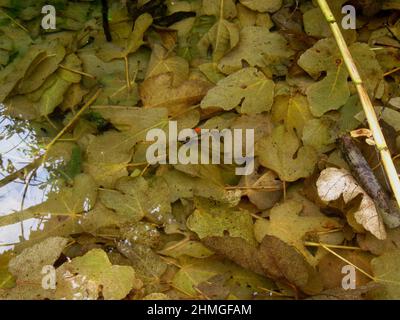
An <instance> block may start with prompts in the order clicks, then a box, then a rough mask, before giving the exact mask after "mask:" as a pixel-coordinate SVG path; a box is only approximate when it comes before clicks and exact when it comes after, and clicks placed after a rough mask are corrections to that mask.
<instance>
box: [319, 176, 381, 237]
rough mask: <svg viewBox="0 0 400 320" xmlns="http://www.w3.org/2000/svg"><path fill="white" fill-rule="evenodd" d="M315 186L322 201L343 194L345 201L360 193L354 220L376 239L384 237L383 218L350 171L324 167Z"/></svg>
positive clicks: (333, 198) (336, 197)
mask: <svg viewBox="0 0 400 320" xmlns="http://www.w3.org/2000/svg"><path fill="white" fill-rule="evenodd" d="M317 188H318V194H319V196H320V197H321V199H322V200H323V201H333V200H337V199H339V198H340V197H341V196H343V200H344V202H345V203H347V202H350V201H351V200H353V199H354V198H356V197H357V196H358V195H361V197H362V199H361V202H360V205H359V208H358V209H357V211H356V212H354V217H355V219H356V221H357V222H358V223H359V224H361V225H363V226H364V228H365V230H367V231H369V232H371V233H372V234H373V235H374V236H375V237H377V238H378V239H380V240H384V239H385V238H386V230H385V226H384V224H383V219H382V217H381V215H380V214H379V212H378V211H377V209H376V207H375V204H374V202H373V200H372V199H371V198H370V197H369V195H368V194H367V193H366V192H365V191H364V190H363V189H362V188H361V187H360V186H359V185H358V183H357V181H356V180H355V179H354V178H353V176H352V175H351V174H350V172H348V171H347V170H345V169H336V168H328V169H325V170H324V171H322V173H321V175H320V177H319V179H318V181H317Z"/></svg>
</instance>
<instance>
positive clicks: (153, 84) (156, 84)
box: [140, 73, 210, 114]
mask: <svg viewBox="0 0 400 320" xmlns="http://www.w3.org/2000/svg"><path fill="white" fill-rule="evenodd" d="M173 79H174V78H173V74H171V73H165V74H160V75H158V76H155V77H152V78H148V79H146V80H145V81H144V82H143V83H142V85H141V87H140V97H141V99H142V101H143V104H144V107H145V108H167V109H168V110H169V112H170V114H177V113H179V112H180V111H183V110H185V109H186V108H187V107H190V106H193V105H196V104H197V103H199V102H200V101H201V100H202V99H203V97H204V96H205V95H206V93H207V91H208V89H209V88H210V84H209V83H208V82H206V81H203V80H196V79H193V80H188V81H185V83H183V84H182V85H180V86H179V87H176V88H174V87H173V81H174V80H173ZM166 97H167V99H166Z"/></svg>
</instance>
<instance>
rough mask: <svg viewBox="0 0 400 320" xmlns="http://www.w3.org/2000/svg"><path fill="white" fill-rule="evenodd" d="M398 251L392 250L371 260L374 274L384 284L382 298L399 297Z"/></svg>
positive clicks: (396, 298) (399, 260) (399, 254)
mask: <svg viewBox="0 0 400 320" xmlns="http://www.w3.org/2000/svg"><path fill="white" fill-rule="evenodd" d="M399 263H400V251H399V250H392V251H389V252H386V253H384V254H383V255H381V256H380V257H377V258H375V259H373V260H372V261H371V266H372V270H373V272H374V276H375V277H376V278H378V282H379V283H381V284H383V285H384V286H385V290H384V292H382V293H381V298H383V299H394V300H398V299H400V272H399V268H398V266H399Z"/></svg>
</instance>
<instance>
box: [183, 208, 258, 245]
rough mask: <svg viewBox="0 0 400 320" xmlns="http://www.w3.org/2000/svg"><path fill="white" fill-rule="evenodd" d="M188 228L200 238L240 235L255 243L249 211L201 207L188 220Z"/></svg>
mask: <svg viewBox="0 0 400 320" xmlns="http://www.w3.org/2000/svg"><path fill="white" fill-rule="evenodd" d="M187 226H188V228H189V229H190V230H191V231H193V232H195V233H196V234H197V235H198V236H199V238H200V239H203V238H206V237H214V236H223V235H224V234H225V233H227V234H229V235H230V236H231V237H240V238H243V239H245V240H246V241H247V242H248V243H250V244H254V243H255V239H254V235H253V219H252V217H251V215H250V214H249V213H248V212H247V211H244V210H243V211H242V210H235V209H230V208H224V207H220V208H218V209H215V210H211V209H208V208H207V207H205V208H199V209H197V210H195V211H194V212H193V214H192V215H191V216H190V217H189V218H188V220H187Z"/></svg>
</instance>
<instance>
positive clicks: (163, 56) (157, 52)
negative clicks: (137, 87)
mask: <svg viewBox="0 0 400 320" xmlns="http://www.w3.org/2000/svg"><path fill="white" fill-rule="evenodd" d="M167 72H171V73H172V74H173V86H174V87H177V86H179V85H181V84H182V83H183V82H184V81H185V80H186V79H187V78H188V77H189V63H188V62H187V61H186V60H185V59H184V58H182V57H179V56H175V55H172V54H171V53H170V52H167V50H166V49H164V47H162V46H160V45H159V44H155V45H154V47H153V51H152V53H151V58H150V62H149V66H148V68H147V72H146V79H148V78H151V77H154V76H157V75H159V74H162V73H167Z"/></svg>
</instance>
